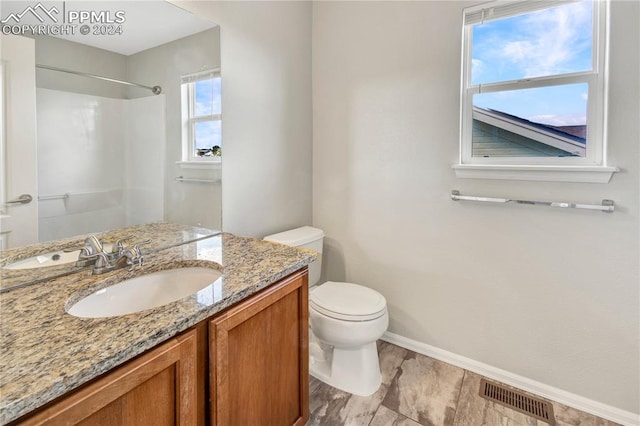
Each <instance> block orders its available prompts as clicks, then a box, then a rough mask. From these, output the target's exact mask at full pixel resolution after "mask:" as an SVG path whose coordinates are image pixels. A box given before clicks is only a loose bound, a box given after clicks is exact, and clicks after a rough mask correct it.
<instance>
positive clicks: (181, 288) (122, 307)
mask: <svg viewBox="0 0 640 426" xmlns="http://www.w3.org/2000/svg"><path fill="white" fill-rule="evenodd" d="M221 275H222V273H221V272H219V271H216V270H215V269H211V268H203V267H189V268H178V269H167V270H164V271H159V272H153V273H151V274H148V275H141V276H139V277H135V278H131V279H129V280H126V281H122V282H120V283H118V284H114V285H112V286H110V287H107V288H103V289H101V290H98V291H96V292H95V293H93V294H90V295H89V296H87V297H85V298H84V299H81V300H80V301H78V302H76V303H75V304H74V305H73V306H72V307H71V308H69V310H68V311H67V312H69V313H70V314H71V315H73V316H76V317H80V318H104V317H114V316H118V315H126V314H132V313H134V312H140V311H144V310H146V309H151V308H155V307H158V306H162V305H166V304H167V303H170V302H174V301H176V300H179V299H182V298H184V297H187V296H190V295H192V294H194V293H197V292H198V291H200V290H202V289H203V288H205V287H208V286H209V285H211V284H212V283H214V282H215V281H216V280H217V279H219V278H220V276H221Z"/></svg>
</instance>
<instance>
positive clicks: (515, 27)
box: [471, 1, 593, 84]
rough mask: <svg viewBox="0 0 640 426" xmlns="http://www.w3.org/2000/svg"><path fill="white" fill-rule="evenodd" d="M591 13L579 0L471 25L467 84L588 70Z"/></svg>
mask: <svg viewBox="0 0 640 426" xmlns="http://www.w3.org/2000/svg"><path fill="white" fill-rule="evenodd" d="M592 17H593V3H592V2H591V1H581V2H576V3H569V4H563V5H560V6H556V7H552V8H548V9H544V10H539V11H535V12H531V13H526V14H522V15H517V16H513V17H508V18H503V19H498V20H493V21H487V22H484V23H478V24H475V25H473V27H472V46H471V51H472V68H471V84H486V83H493V82H498V81H509V80H518V79H525V78H531V77H544V76H550V75H557V74H567V73H575V72H582V71H590V70H591V69H592V64H593V61H592V51H593V47H592V45H593V24H592V19H593V18H592Z"/></svg>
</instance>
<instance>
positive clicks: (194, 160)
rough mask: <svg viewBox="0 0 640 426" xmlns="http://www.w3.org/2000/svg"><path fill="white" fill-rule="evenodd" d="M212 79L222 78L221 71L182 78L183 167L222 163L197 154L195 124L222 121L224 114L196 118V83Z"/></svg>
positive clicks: (209, 71)
mask: <svg viewBox="0 0 640 426" xmlns="http://www.w3.org/2000/svg"><path fill="white" fill-rule="evenodd" d="M211 77H214V78H215V77H218V78H219V77H220V69H219V68H218V69H213V70H207V71H202V72H198V73H194V74H188V75H185V76H182V79H181V84H180V92H181V100H182V161H180V162H178V163H179V164H180V165H182V166H183V167H194V166H195V167H197V166H198V165H204V166H208V165H210V164H212V163H220V162H221V158H220V157H199V156H197V155H196V154H195V152H196V148H195V130H194V129H195V124H196V123H198V122H202V121H220V122H221V123H222V114H208V115H201V116H197V117H196V116H195V115H194V114H195V83H196V82H198V81H201V80H206V79H208V78H211Z"/></svg>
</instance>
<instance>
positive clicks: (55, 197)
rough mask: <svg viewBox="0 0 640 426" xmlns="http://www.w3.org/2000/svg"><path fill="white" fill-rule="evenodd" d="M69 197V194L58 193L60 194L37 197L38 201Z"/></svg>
mask: <svg viewBox="0 0 640 426" xmlns="http://www.w3.org/2000/svg"><path fill="white" fill-rule="evenodd" d="M67 198H69V194H60V195H41V196H39V197H38V201H46V200H66V199H67Z"/></svg>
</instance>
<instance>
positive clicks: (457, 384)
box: [307, 341, 617, 426]
mask: <svg viewBox="0 0 640 426" xmlns="http://www.w3.org/2000/svg"><path fill="white" fill-rule="evenodd" d="M378 353H379V356H380V369H381V372H382V385H381V386H380V389H378V391H377V392H376V393H374V394H373V395H371V396H368V397H361V396H356V395H352V394H349V393H347V392H343V391H341V390H338V389H335V388H332V387H331V386H329V385H327V384H325V383H323V382H321V381H319V380H317V379H315V378H313V377H311V378H310V383H309V403H310V409H309V412H310V413H309V414H310V415H309V422H308V423H307V426H311V425H327V426H337V425H349V426H351V425H354V426H355V425H363V426H366V425H369V426H391V425H402V426H419V425H428V426H481V425H482V426H516V425H523V426H525V425H526V426H548V423H544V422H542V421H538V420H536V419H534V418H533V417H529V416H527V415H524V414H522V413H519V412H517V411H513V410H511V409H509V408H507V407H504V406H503V405H500V404H496V403H493V402H490V401H488V400H486V399H484V398H481V397H480V396H479V395H478V389H479V386H480V379H481V378H482V377H481V376H479V375H478V374H475V373H472V372H470V371H466V370H463V369H462V368H458V367H454V366H452V365H450V364H447V363H444V362H441V361H437V360H435V359H433V358H429V357H427V356H424V355H420V354H417V353H415V352H412V351H409V350H407V349H403V348H400V347H398V346H395V345H392V344H390V343H386V342H382V341H379V342H378ZM553 410H554V413H555V418H556V425H557V426H569V425H571V426H615V425H617V423H613V422H610V421H607V420H603V419H601V418H598V417H595V416H592V415H590V414H586V413H584V412H581V411H578V410H575V409H573V408H570V407H567V406H564V405H562V404H558V403H555V402H554V403H553Z"/></svg>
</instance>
